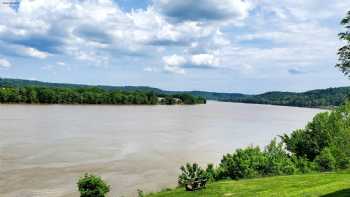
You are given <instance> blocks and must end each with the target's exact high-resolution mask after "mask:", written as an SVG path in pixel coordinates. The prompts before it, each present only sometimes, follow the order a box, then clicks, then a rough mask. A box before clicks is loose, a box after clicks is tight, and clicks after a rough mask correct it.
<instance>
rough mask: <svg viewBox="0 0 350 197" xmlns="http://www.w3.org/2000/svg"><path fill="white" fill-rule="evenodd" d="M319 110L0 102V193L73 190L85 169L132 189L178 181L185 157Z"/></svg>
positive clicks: (243, 141)
mask: <svg viewBox="0 0 350 197" xmlns="http://www.w3.org/2000/svg"><path fill="white" fill-rule="evenodd" d="M320 111H321V110H318V109H307V108H293V107H280V106H268V105H248V104H236V103H221V102H209V103H208V104H207V105H195V106H101V105H98V106H97V105H96V106H86V105H84V106H79V105H77V106H73V105H0V196H3V197H18V196H20V197H31V196H33V197H34V196H35V197H40V196H42V197H59V196H64V197H71V196H78V194H77V193H76V181H77V179H78V178H79V176H81V175H83V174H84V173H85V172H91V173H94V174H98V175H100V176H102V177H103V178H104V179H106V180H107V182H108V183H109V184H110V185H112V191H111V194H113V195H111V196H122V195H125V196H133V195H135V191H136V189H142V190H145V191H157V190H159V189H160V188H165V187H172V186H175V185H176V178H177V176H178V173H179V170H178V169H179V166H180V165H182V164H184V163H186V162H191V161H193V162H199V163H200V164H206V163H218V162H219V161H220V159H221V157H222V155H223V154H224V153H228V152H232V151H233V150H234V149H236V148H239V147H242V146H247V145H262V146H264V145H266V144H267V143H268V142H269V141H270V140H271V139H272V138H273V137H275V136H277V135H280V134H282V133H285V132H287V133H289V132H291V131H292V130H293V129H296V128H301V127H303V126H304V125H305V124H306V123H307V122H308V121H309V120H311V118H312V117H313V116H314V115H315V114H316V113H318V112H320Z"/></svg>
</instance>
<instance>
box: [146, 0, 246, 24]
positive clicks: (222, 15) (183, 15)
mask: <svg viewBox="0 0 350 197" xmlns="http://www.w3.org/2000/svg"><path fill="white" fill-rule="evenodd" d="M153 2H154V4H155V5H156V7H157V8H158V9H159V10H160V11H161V12H162V13H164V14H165V15H166V16H168V17H170V18H172V19H174V20H175V21H219V20H230V19H233V20H241V19H244V18H245V17H247V16H248V12H249V10H250V9H251V8H252V4H251V3H250V2H249V1H244V0H220V1H217V0H186V1H173V0H154V1H153Z"/></svg>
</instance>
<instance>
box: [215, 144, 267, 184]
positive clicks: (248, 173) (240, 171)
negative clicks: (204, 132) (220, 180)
mask: <svg viewBox="0 0 350 197" xmlns="http://www.w3.org/2000/svg"><path fill="white" fill-rule="evenodd" d="M265 165H266V157H265V155H264V154H263V152H261V150H260V148H259V147H248V148H246V149H238V150H236V152H235V153H233V154H227V155H224V157H223V159H222V160H221V163H220V167H221V168H222V169H223V173H224V175H225V176H226V177H230V178H232V179H242V178H252V177H257V176H262V175H263V172H264V168H265Z"/></svg>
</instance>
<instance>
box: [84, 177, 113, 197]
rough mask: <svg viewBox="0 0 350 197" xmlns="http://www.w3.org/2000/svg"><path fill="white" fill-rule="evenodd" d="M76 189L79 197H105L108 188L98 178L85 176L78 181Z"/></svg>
mask: <svg viewBox="0 0 350 197" xmlns="http://www.w3.org/2000/svg"><path fill="white" fill-rule="evenodd" d="M78 189H79V191H80V196H81V197H105V195H106V194H107V193H108V192H109V190H110V186H109V185H107V184H106V183H105V182H104V181H103V180H102V179H101V178H100V177H98V176H94V175H89V174H85V175H84V177H82V178H80V179H79V181H78Z"/></svg>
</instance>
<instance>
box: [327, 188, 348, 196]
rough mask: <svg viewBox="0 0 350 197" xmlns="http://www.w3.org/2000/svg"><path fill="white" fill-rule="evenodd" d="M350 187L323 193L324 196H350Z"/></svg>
mask: <svg viewBox="0 0 350 197" xmlns="http://www.w3.org/2000/svg"><path fill="white" fill-rule="evenodd" d="M349 196H350V189H343V190H339V191H336V192H333V193H330V194H326V195H323V196H322V197H349Z"/></svg>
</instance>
